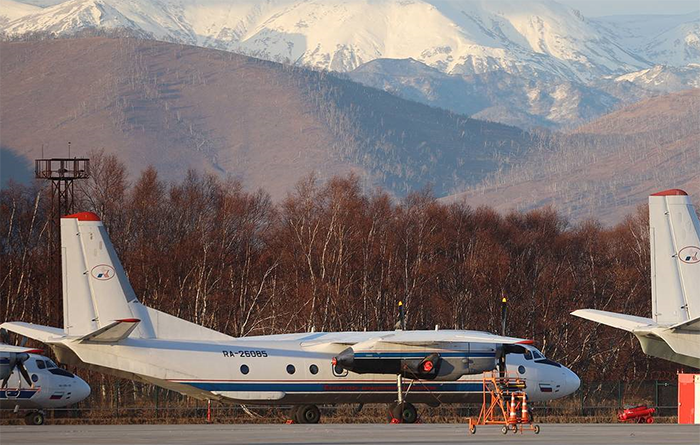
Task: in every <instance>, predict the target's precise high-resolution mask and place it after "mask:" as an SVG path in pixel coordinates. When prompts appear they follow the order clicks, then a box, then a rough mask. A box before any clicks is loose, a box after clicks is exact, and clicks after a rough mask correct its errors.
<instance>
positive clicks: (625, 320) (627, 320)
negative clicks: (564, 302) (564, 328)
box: [571, 309, 657, 332]
mask: <svg viewBox="0 0 700 445" xmlns="http://www.w3.org/2000/svg"><path fill="white" fill-rule="evenodd" d="M571 315H574V316H576V317H579V318H585V319H586V320H590V321H595V322H597V323H601V324H604V325H607V326H611V327H613V328H617V329H622V330H625V331H627V332H634V331H637V330H649V329H651V328H654V327H656V326H657V325H656V323H655V322H654V320H652V319H651V318H644V317H637V316H634V315H626V314H618V313H615V312H607V311H599V310H596V309H579V310H577V311H573V312H572V313H571Z"/></svg>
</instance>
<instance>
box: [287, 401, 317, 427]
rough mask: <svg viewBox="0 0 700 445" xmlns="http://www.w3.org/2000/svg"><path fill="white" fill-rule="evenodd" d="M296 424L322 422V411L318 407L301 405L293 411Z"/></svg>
mask: <svg viewBox="0 0 700 445" xmlns="http://www.w3.org/2000/svg"><path fill="white" fill-rule="evenodd" d="M292 420H294V423H318V422H319V421H320V420H321V411H320V410H319V409H318V406H316V405H299V406H296V407H294V408H293V409H292Z"/></svg>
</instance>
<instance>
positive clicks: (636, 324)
mask: <svg viewBox="0 0 700 445" xmlns="http://www.w3.org/2000/svg"><path fill="white" fill-rule="evenodd" d="M649 246H650V251H651V256H650V260H651V318H645V317H637V316H634V315H628V314H618V313H614V312H607V311H601V310H596V309H579V310H577V311H574V312H572V314H573V315H576V316H577V317H581V318H585V319H587V320H591V321H595V322H597V323H601V324H604V325H608V326H612V327H614V328H618V329H623V330H625V331H628V332H632V333H633V334H634V335H635V336H636V337H637V338H638V339H639V341H640V343H641V345H642V349H643V350H644V352H646V353H647V354H649V355H652V356H655V357H661V358H664V359H667V360H671V361H674V362H677V363H682V364H685V365H689V366H692V367H696V368H697V367H700V357H698V355H697V351H698V347H700V341H699V340H698V335H697V334H698V332H700V221H698V214H697V213H696V211H695V208H694V207H693V204H692V203H691V202H690V198H689V197H688V195H687V194H686V193H685V192H684V191H682V190H677V189H673V190H666V191H663V192H659V193H655V194H653V195H651V196H650V197H649Z"/></svg>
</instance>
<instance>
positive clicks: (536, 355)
mask: <svg viewBox="0 0 700 445" xmlns="http://www.w3.org/2000/svg"><path fill="white" fill-rule="evenodd" d="M532 355H534V356H535V358H536V359H540V358H544V356H543V355H542V354H540V353H539V352H537V351H532Z"/></svg>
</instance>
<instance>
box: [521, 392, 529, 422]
mask: <svg viewBox="0 0 700 445" xmlns="http://www.w3.org/2000/svg"><path fill="white" fill-rule="evenodd" d="M522 415H523V418H522V419H521V420H520V421H521V422H522V423H529V420H528V419H530V413H528V411H527V394H523V414H522Z"/></svg>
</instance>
